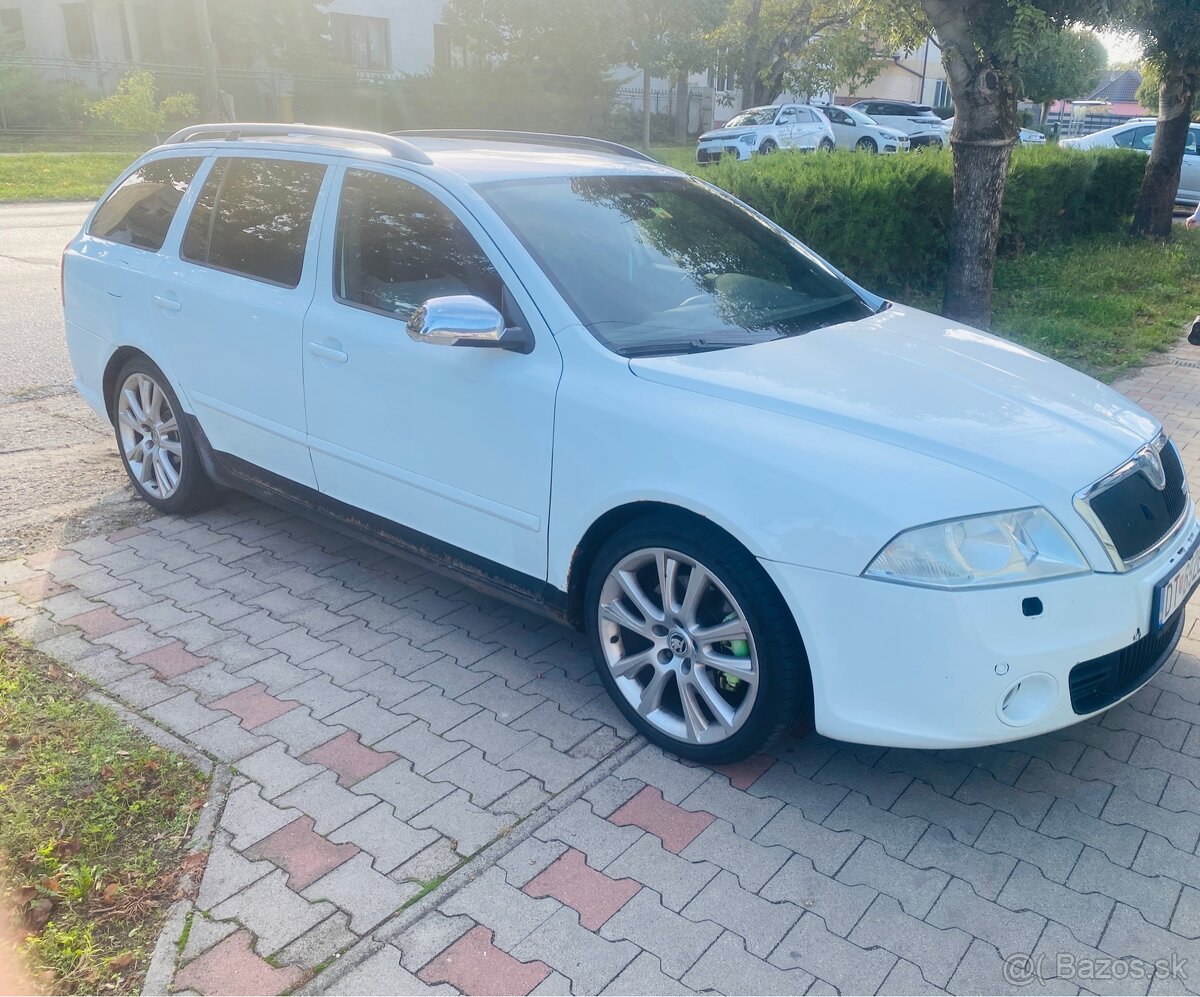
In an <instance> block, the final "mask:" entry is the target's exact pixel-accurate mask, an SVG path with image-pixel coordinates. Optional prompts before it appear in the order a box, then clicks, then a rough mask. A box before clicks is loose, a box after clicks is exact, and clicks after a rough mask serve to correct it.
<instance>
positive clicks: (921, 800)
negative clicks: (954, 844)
mask: <svg viewBox="0 0 1200 997" xmlns="http://www.w3.org/2000/svg"><path fill="white" fill-rule="evenodd" d="M892 813H894V814H898V815H899V816H901V817H914V816H915V817H922V818H924V819H925V820H927V821H929V823H931V824H938V825H940V826H942V827H944V828H946V830H948V831H949V832H950V833H951V834H953V835H954V836H955V837H956V838H958V840H959V841H961V842H962V843H963V844H964V845H969V844H971V843H972V842H974V841H975V839H976V838H978V837H979V832H980V831H982V830H983V828H984V826H985V825H986V824H987V822H988V820H989V819H990V818H991V816H992V807H990V806H985V805H984V804H982V803H964V802H960V801H959V800H952V799H951V798H950V797H948V796H943V795H942V794H941V793H938V792H936V791H935V790H934V789H933V788H932V787H930V786H927V785H926V784H925V783H923V782H920V781H914V782H913V783H912V784H910V785H909V787H908V788H907V789H905V790H904V792H903V793H901V794H900V797H899V799H897V800H896V802H895V803H893V804H892Z"/></svg>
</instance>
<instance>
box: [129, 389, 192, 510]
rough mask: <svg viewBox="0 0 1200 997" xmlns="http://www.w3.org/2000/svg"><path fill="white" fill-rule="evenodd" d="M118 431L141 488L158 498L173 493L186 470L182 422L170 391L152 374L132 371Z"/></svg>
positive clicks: (130, 471)
mask: <svg viewBox="0 0 1200 997" xmlns="http://www.w3.org/2000/svg"><path fill="white" fill-rule="evenodd" d="M117 433H118V436H119V438H120V443H121V451H122V453H123V454H124V455H125V461H126V463H127V464H128V465H129V473H130V477H132V478H133V480H134V482H135V483H136V484H137V486H138V488H140V489H141V490H142V491H143V492H145V493H146V494H147V495H149V496H152V497H153V498H157V499H167V498H170V497H171V496H172V495H174V494H175V492H176V491H177V490H178V488H179V482H180V479H181V477H182V473H183V444H182V441H181V439H180V435H179V423H178V422H177V421H176V418H175V412H174V410H173V409H172V408H171V402H170V399H168V398H167V393H166V392H165V391H164V390H163V388H162V387H161V386H160V385H159V384H158V383H157V382H156V381H155V380H154V379H153V378H152V377H150V376H149V375H147V374H142V373H136V374H131V375H130V376H129V377H128V378H127V379H126V381H125V383H124V384H123V385H122V386H121V392H120V394H119V395H118V396H117Z"/></svg>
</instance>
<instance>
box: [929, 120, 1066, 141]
mask: <svg viewBox="0 0 1200 997" xmlns="http://www.w3.org/2000/svg"><path fill="white" fill-rule="evenodd" d="M942 128H943V129H944V131H945V133H946V141H947V142H949V141H950V132H951V131H953V129H954V119H953V118H947V119H946V120H945V121H943V122H942ZM1017 141H1018V142H1020V143H1021V145H1045V144H1046V136H1045V135H1043V134H1042V133H1041V132H1039V131H1038V130H1037V129H1036V128H1022V129H1021V131H1020V133H1019V134H1018V135H1017Z"/></svg>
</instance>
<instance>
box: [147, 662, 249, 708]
mask: <svg viewBox="0 0 1200 997" xmlns="http://www.w3.org/2000/svg"><path fill="white" fill-rule="evenodd" d="M167 681H168V682H169V683H170V684H171V685H172V686H175V687H176V688H186V689H191V690H192V691H193V692H194V693H196V696H197V698H198V700H199V701H200V702H201V703H203V704H205V705H208V704H209V703H211V702H212V701H213V700H214V699H220V698H222V697H224V696H228V695H229V694H230V693H233V692H237V691H238V690H239V689H245V688H246V687H247V686H250V685H253V684H254V680H253V679H252V678H250V677H249V676H242V675H237V674H234V673H231V672H228V671H226V670H225V666H224V665H222V664H221V663H220V662H219V661H212V662H209V663H208V664H206V665H201V666H200V667H199V668H193V669H192V670H191V671H187V672H184V673H183V674H182V675H177V676H176V677H175V678H173V679H168V680H167Z"/></svg>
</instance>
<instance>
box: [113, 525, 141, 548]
mask: <svg viewBox="0 0 1200 997" xmlns="http://www.w3.org/2000/svg"><path fill="white" fill-rule="evenodd" d="M149 532H150V531H149V530H148V529H146V528H145V527H144V526H127V527H125V529H123V530H117V532H116V533H110V534H109V535H108V537H107V540H108V542H109V543H114V544H115V543H120V542H121V541H122V540H128V539H130V538H131V537H140V536H142V535H143V534H146V533H149Z"/></svg>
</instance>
